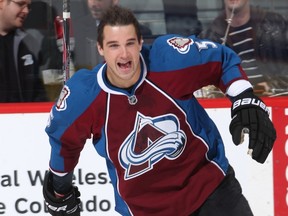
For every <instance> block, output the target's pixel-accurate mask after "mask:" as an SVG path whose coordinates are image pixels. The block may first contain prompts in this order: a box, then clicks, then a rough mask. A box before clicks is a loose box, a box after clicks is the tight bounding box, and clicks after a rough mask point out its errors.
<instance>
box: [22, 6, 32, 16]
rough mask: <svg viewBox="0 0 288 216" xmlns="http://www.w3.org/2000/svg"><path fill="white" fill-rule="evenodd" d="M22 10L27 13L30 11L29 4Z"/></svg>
mask: <svg viewBox="0 0 288 216" xmlns="http://www.w3.org/2000/svg"><path fill="white" fill-rule="evenodd" d="M22 11H23V12H25V13H27V14H28V13H29V12H30V11H31V8H30V5H26V6H25V7H24V8H23V10H22Z"/></svg>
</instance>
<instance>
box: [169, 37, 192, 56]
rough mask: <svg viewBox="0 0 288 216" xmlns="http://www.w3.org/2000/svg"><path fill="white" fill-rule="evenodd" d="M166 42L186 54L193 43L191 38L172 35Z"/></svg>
mask: <svg viewBox="0 0 288 216" xmlns="http://www.w3.org/2000/svg"><path fill="white" fill-rule="evenodd" d="M167 43H168V44H169V45H170V46H172V47H173V48H174V49H176V50H177V51H178V52H179V53H181V54H186V53H188V52H189V50H190V45H192V44H193V43H194V41H193V40H192V39H191V38H181V37H173V38H170V39H169V40H167Z"/></svg>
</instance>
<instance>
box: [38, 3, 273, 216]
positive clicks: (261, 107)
mask: <svg viewBox="0 0 288 216" xmlns="http://www.w3.org/2000/svg"><path fill="white" fill-rule="evenodd" d="M98 35H99V36H98V50H99V52H100V53H101V54H102V55H103V56H104V58H105V60H106V63H104V64H100V65H98V66H96V67H95V68H94V69H93V70H91V71H90V70H86V69H82V70H80V71H78V72H77V73H75V75H74V76H73V77H72V78H71V79H70V80H68V81H67V82H66V85H65V86H64V87H63V90H62V93H61V95H60V97H59V100H58V102H57V103H56V104H55V105H54V106H53V108H52V111H51V115H50V119H49V123H48V125H47V127H46V132H47V134H48V136H49V140H50V145H51V147H52V151H51V157H50V171H49V172H48V173H47V175H46V177H45V181H44V185H43V194H44V198H45V200H46V204H47V206H48V210H49V212H50V213H51V214H52V215H80V212H81V209H80V193H79V191H78V189H77V186H73V185H72V176H73V169H74V168H75V166H76V165H77V162H78V159H79V156H80V152H81V150H82V149H83V147H84V144H85V141H86V139H88V138H90V137H91V136H92V139H93V143H94V146H95V149H96V150H97V152H98V153H99V154H100V155H101V156H103V157H104V158H105V159H106V161H107V167H108V172H109V175H110V178H111V182H112V184H113V186H114V193H115V194H114V195H115V203H116V207H115V210H116V211H117V212H119V213H120V214H121V215H125V216H126V215H137V216H144V215H145V216H147V215H149V216H151V215H157V216H170V215H171V216H172V215H173V216H175V215H183V216H187V215H193V216H212V215H213V216H215V215H217V216H218V215H221V216H231V215H233V216H251V215H253V214H252V211H251V209H250V206H249V204H248V202H247V200H246V198H245V197H244V196H243V194H242V191H241V186H240V184H239V182H238V181H237V179H236V178H235V174H234V171H233V168H232V167H231V166H230V165H229V161H228V159H227V158H226V156H225V152H224V144H223V141H222V139H221V136H220V134H219V132H218V130H217V127H216V126H215V124H214V123H213V122H212V120H211V119H210V118H209V116H208V115H207V113H206V112H205V110H204V109H203V107H201V106H200V104H199V103H198V102H197V100H196V98H195V97H194V96H193V92H194V91H195V90H197V89H199V88H201V87H203V86H205V85H208V84H213V85H215V86H217V87H219V88H220V89H221V90H222V91H223V92H225V93H226V95H227V96H228V97H229V98H230V99H231V101H232V108H231V111H232V121H231V124H230V133H231V134H232V138H233V142H234V143H235V144H236V145H238V144H239V143H240V142H241V134H242V130H243V129H245V130H246V131H247V130H249V133H250V136H249V139H250V140H249V149H250V150H249V151H250V153H251V155H252V158H253V159H254V160H256V161H258V162H259V163H264V162H265V160H266V158H267V156H268V155H269V152H270V151H271V149H272V147H273V143H274V141H275V139H276V132H275V129H274V126H273V124H272V122H271V121H270V119H269V113H268V110H267V108H266V106H265V104H264V103H263V101H261V99H259V98H257V97H256V96H255V95H254V94H253V92H252V86H251V84H250V83H249V82H248V81H247V77H246V75H245V73H244V71H243V70H242V68H241V66H240V59H239V58H238V57H237V55H236V54H235V53H234V52H233V51H232V50H231V49H229V48H227V47H226V46H222V45H220V44H216V43H213V42H210V41H207V40H200V39H197V38H196V37H194V36H191V37H187V38H183V37H181V36H179V35H165V36H161V37H159V38H158V39H156V40H155V42H154V43H153V44H152V46H151V47H145V46H143V45H142V43H143V41H142V38H141V33H140V30H139V24H138V22H137V20H136V18H135V17H134V16H133V13H132V12H131V11H129V10H127V9H125V8H122V7H120V6H114V7H112V8H111V9H109V10H108V11H107V12H106V14H105V15H104V17H103V19H102V21H101V22H100V24H99V26H98Z"/></svg>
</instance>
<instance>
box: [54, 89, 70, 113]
mask: <svg viewBox="0 0 288 216" xmlns="http://www.w3.org/2000/svg"><path fill="white" fill-rule="evenodd" d="M69 95H70V89H69V88H68V86H66V85H65V86H64V87H63V88H62V90H61V93H60V96H59V99H58V101H57V103H56V110H58V111H64V110H66V108H67V102H66V100H67V98H68V97H69Z"/></svg>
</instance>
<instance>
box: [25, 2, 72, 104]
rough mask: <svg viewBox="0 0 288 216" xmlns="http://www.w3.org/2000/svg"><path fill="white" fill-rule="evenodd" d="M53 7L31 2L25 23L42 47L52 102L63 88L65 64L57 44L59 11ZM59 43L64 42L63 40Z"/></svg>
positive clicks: (46, 86) (42, 72)
mask: <svg viewBox="0 0 288 216" xmlns="http://www.w3.org/2000/svg"><path fill="white" fill-rule="evenodd" d="M52 5H54V4H52ZM52 5H49V4H48V3H46V2H42V1H33V2H31V12H30V14H29V16H28V17H27V19H26V21H25V23H24V28H25V30H26V32H28V33H30V34H31V35H32V36H34V38H36V39H37V42H38V43H39V44H40V45H41V47H39V49H40V52H41V57H42V58H41V63H39V64H40V71H41V75H42V79H43V83H44V87H45V90H46V93H47V96H48V98H49V100H50V101H55V100H56V99H57V98H58V96H59V93H60V91H61V89H62V86H63V63H62V52H61V51H60V50H61V48H60V47H58V46H57V43H56V39H57V38H56V32H55V30H56V29H55V26H54V21H55V19H56V16H57V11H56V8H55V7H54V6H52ZM61 6H62V4H61ZM61 10H62V8H61ZM61 29H62V28H61ZM59 41H61V42H62V39H59ZM72 72H73V71H72ZM72 72H71V73H72Z"/></svg>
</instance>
